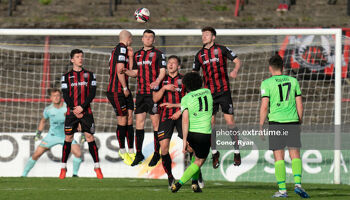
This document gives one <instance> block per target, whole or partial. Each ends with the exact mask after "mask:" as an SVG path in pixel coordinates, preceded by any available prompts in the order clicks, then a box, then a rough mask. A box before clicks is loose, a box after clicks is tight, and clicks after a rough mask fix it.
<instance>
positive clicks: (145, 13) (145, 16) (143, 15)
mask: <svg viewBox="0 0 350 200" xmlns="http://www.w3.org/2000/svg"><path fill="white" fill-rule="evenodd" d="M150 15H151V13H150V12H149V10H148V9H147V8H139V9H137V10H136V11H135V13H134V17H135V19H136V21H137V22H140V23H146V22H147V21H148V20H149V17H150Z"/></svg>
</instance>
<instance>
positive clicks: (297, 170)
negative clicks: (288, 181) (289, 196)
mask: <svg viewBox="0 0 350 200" xmlns="http://www.w3.org/2000/svg"><path fill="white" fill-rule="evenodd" d="M287 127H288V129H287V131H288V136H287V138H288V139H287V141H288V142H287V146H288V147H289V148H288V150H289V156H290V158H291V160H292V172H293V176H294V183H295V187H294V192H295V193H296V194H298V195H299V196H300V197H302V198H309V197H310V196H309V195H308V194H307V193H306V192H305V190H304V189H303V188H302V187H301V175H302V173H301V172H302V161H301V159H300V148H301V141H300V132H301V130H300V125H299V123H290V124H288V126H287Z"/></svg>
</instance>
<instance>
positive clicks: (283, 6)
mask: <svg viewBox="0 0 350 200" xmlns="http://www.w3.org/2000/svg"><path fill="white" fill-rule="evenodd" d="M279 2H280V4H279V5H278V7H277V9H276V11H278V12H281V11H282V12H287V11H288V10H289V8H290V5H291V2H290V0H279Z"/></svg>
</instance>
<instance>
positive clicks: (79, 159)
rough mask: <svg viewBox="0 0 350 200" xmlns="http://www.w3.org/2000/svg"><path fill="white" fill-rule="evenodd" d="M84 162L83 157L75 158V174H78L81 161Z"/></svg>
mask: <svg viewBox="0 0 350 200" xmlns="http://www.w3.org/2000/svg"><path fill="white" fill-rule="evenodd" d="M81 162H82V160H81V158H76V157H74V158H73V175H78V171H79V168H80V163H81Z"/></svg>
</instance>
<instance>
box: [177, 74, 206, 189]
mask: <svg viewBox="0 0 350 200" xmlns="http://www.w3.org/2000/svg"><path fill="white" fill-rule="evenodd" d="M182 81H183V84H184V86H185V88H186V89H187V91H188V93H187V95H185V96H184V97H183V98H182V99H181V111H182V134H183V153H186V151H187V145H188V144H189V146H190V147H191V148H192V149H193V151H194V156H195V161H194V162H193V163H192V164H191V165H190V166H188V168H187V169H186V171H185V172H184V174H183V176H182V177H181V179H180V180H179V182H177V183H176V184H173V185H172V186H171V191H172V192H177V191H178V190H179V189H180V188H181V186H182V185H183V184H185V183H186V182H187V181H188V180H190V179H191V178H194V179H196V178H197V179H198V176H199V173H200V167H201V166H202V165H203V164H204V162H205V160H206V159H207V156H208V154H209V149H210V139H211V117H212V113H213V97H212V95H211V92H210V90H209V89H206V88H202V78H201V77H200V75H199V74H198V73H197V72H191V73H187V74H186V75H185V76H184V78H183V80H182ZM192 190H193V191H194V192H202V190H201V189H200V187H199V186H198V184H192Z"/></svg>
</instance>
